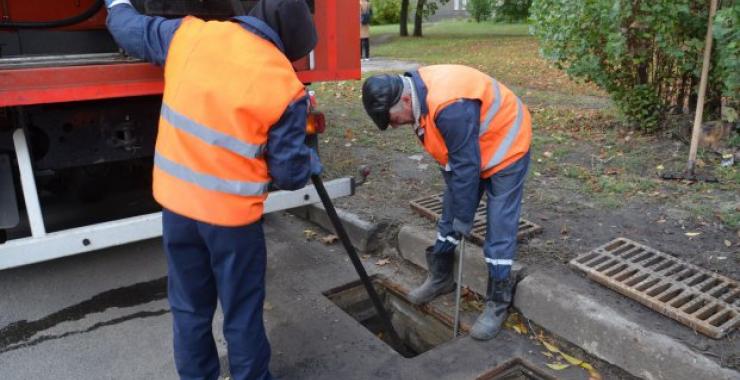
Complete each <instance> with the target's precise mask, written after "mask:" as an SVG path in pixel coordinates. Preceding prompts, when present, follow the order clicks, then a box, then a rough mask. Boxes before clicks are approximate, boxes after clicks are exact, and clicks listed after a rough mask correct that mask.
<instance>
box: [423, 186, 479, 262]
mask: <svg viewBox="0 0 740 380" xmlns="http://www.w3.org/2000/svg"><path fill="white" fill-rule="evenodd" d="M442 175H443V176H444V179H445V183H446V182H447V181H448V180H449V173H448V172H445V171H442ZM482 195H483V187H482V182H481V188H480V189H479V191H478V201H479V202H480V198H481V196H482ZM452 215H453V213H452V194H451V193H450V187H449V186H447V187H446V188H445V191H444V194H443V196H442V215H441V216H440V218H439V221H438V222H437V240H436V241H435V242H434V250H433V251H432V252H434V253H445V252H452V251H454V250H455V247H457V244H458V243H459V240H460V234H458V233H456V232H454V230H453V229H452V219H453V216H452Z"/></svg>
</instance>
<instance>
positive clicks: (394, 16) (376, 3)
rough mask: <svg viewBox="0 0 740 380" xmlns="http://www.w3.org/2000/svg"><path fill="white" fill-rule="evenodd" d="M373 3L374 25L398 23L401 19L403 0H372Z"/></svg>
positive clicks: (372, 21)
mask: <svg viewBox="0 0 740 380" xmlns="http://www.w3.org/2000/svg"><path fill="white" fill-rule="evenodd" d="M343 1H347V0H343ZM349 1H351V0H349ZM371 4H372V6H373V18H372V20H371V23H372V25H386V24H398V21H399V20H400V19H401V0H371Z"/></svg>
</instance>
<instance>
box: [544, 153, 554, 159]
mask: <svg viewBox="0 0 740 380" xmlns="http://www.w3.org/2000/svg"><path fill="white" fill-rule="evenodd" d="M542 155H543V156H545V157H547V158H552V152H545V153H542Z"/></svg>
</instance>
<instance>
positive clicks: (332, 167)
mask: <svg viewBox="0 0 740 380" xmlns="http://www.w3.org/2000/svg"><path fill="white" fill-rule="evenodd" d="M527 32H528V31H527V25H524V24H513V25H512V24H496V23H481V24H476V23H471V22H465V21H446V22H439V23H434V24H427V25H425V29H424V33H425V36H424V37H423V38H415V37H408V38H400V37H398V36H397V34H398V25H381V26H373V27H372V28H371V35H372V36H373V37H378V36H381V37H383V38H380V39H379V40H380V41H385V42H383V43H380V44H377V45H376V46H374V47H373V49H372V50H373V54H374V55H375V56H381V57H387V58H392V59H401V60H410V61H415V62H419V63H422V64H441V63H460V64H465V65H469V66H473V67H476V68H478V69H480V70H482V71H484V72H487V73H489V74H490V75H492V76H494V77H496V78H497V79H499V80H500V81H501V82H503V83H504V84H507V85H509V87H510V88H512V89H513V90H514V91H515V92H516V93H517V94H518V95H519V96H521V97H522V99H523V100H524V102H525V103H527V105H528V106H529V108H530V110H531V112H532V118H533V128H534V135H533V141H532V152H533V156H532V159H533V161H532V170H530V181H532V183H533V184H534V185H533V186H531V187H532V188H535V189H537V190H534V192H535V195H536V197H537V199H539V200H540V202H545V203H547V202H552V203H558V202H560V201H562V199H561V196H566V195H564V194H572V193H577V194H579V195H580V196H583V197H585V198H586V199H585V200H586V201H587V202H592V203H593V204H596V205H598V206H599V207H604V208H617V207H622V206H623V205H624V204H625V202H628V201H630V200H632V199H638V200H644V201H646V202H653V203H655V202H659V203H660V202H671V203H672V204H673V205H675V207H677V208H682V209H685V210H687V211H689V212H691V214H692V215H695V216H696V217H701V218H704V220H718V221H720V222H722V223H723V224H724V225H726V226H728V227H729V228H740V212H738V211H737V210H736V209H735V208H734V206H733V207H729V206H728V207H724V206H722V207H720V206H721V205H725V204H731V203H732V201H733V200H734V201H736V196H735V195H734V194H737V193H738V188H740V171H738V169H737V167H732V168H718V166H719V165H718V159H717V158H716V157H715V156H713V155H711V154H704V153H701V154H700V156H699V157H700V158H701V159H702V160H703V161H704V162H705V163H706V168H703V169H701V172H702V173H713V174H714V175H716V176H717V177H718V178H719V179H720V181H721V183H719V184H695V185H686V184H683V183H680V182H666V181H661V180H660V179H658V176H657V174H658V171H659V170H658V169H657V167H659V166H663V167H664V170H666V171H668V170H670V171H680V170H682V169H683V165H684V162H685V159H686V155H687V150H688V148H687V147H685V146H678V147H677V146H676V145H675V144H674V143H673V142H672V141H670V140H667V139H665V138H664V137H661V136H649V135H641V134H639V133H632V134H630V133H629V130H627V129H624V128H621V127H619V123H618V121H619V117H618V114H617V112H616V110H615V109H614V107H613V106H612V105H611V104H610V101H609V100H608V97H606V96H605V95H604V93H603V92H601V91H599V90H598V89H596V88H595V87H594V86H591V85H586V84H582V83H577V82H574V81H572V80H570V79H569V78H568V77H567V76H566V75H565V74H564V73H563V72H561V71H560V70H557V69H556V68H554V67H552V66H551V65H549V64H548V63H547V62H546V61H544V60H543V59H541V58H540V56H539V53H538V47H539V46H538V43H537V41H536V40H535V39H534V38H533V37H531V36H529V35H528V33H527ZM366 75H367V74H365V75H364V76H366ZM360 86H361V82H359V81H347V82H332V83H317V84H314V85H313V86H312V88H313V89H314V90H316V92H317V95H318V98H319V102H320V104H321V109H322V110H323V111H324V112H325V113H326V114H327V120H328V123H329V125H328V130H327V132H326V133H325V134H324V135H323V136H322V140H323V146H324V147H326V149H325V150H324V151H323V152H322V156H323V157H324V158H325V164H326V167H327V170H328V172H329V173H332V172H341V174H348V173H349V174H353V173H350V172H351V171H352V170H353V168H355V167H356V166H357V164H358V162H359V160H360V159H361V157H360V156H358V154H360V153H357V152H358V151H362V149H364V148H369V149H372V150H374V151H377V152H380V157H388V158H389V159H390V158H391V157H392V156H393V155H392V154H391V153H402V154H416V153H421V152H423V149H422V148H421V146H420V145H419V143H418V142H417V140H416V139H415V138H414V137H413V134H412V133H411V132H410V131H409V130H408V128H402V129H400V130H395V131H386V132H383V133H381V132H380V131H378V130H377V128H376V127H375V126H374V125H373V124H372V122H371V121H370V119H369V118H368V117H367V115H365V112H364V109H363V108H362V104H361V102H360ZM348 145H349V146H348ZM356 148H360V149H356ZM545 152H547V154H545ZM552 179H557V180H556V183H557V186H558V187H559V189H557V190H556V191H554V192H552V191H549V190H547V188H546V187H543V188H542V189H540V188H539V187H538V186H537V183H538V182H539V181H545V180H546V181H548V182H547V183H552Z"/></svg>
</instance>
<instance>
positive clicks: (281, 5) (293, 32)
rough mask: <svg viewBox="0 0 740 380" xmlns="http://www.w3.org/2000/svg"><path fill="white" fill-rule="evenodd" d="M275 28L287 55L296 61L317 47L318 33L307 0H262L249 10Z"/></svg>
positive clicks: (252, 14)
mask: <svg viewBox="0 0 740 380" xmlns="http://www.w3.org/2000/svg"><path fill="white" fill-rule="evenodd" d="M249 15H250V16H253V17H256V18H258V19H260V20H262V21H264V22H265V24H267V25H268V26H269V27H270V28H272V30H274V31H275V32H276V33H277V34H278V36H280V40H282V42H283V46H285V56H286V57H288V59H289V60H291V61H295V60H297V59H300V58H303V57H305V56H306V55H307V54H308V53H310V52H311V50H313V48H314V47H316V42H317V41H318V35H317V34H316V26H315V25H314V23H313V17H312V16H311V10H310V9H309V8H308V4H306V0H262V1H260V2H259V3H258V4H257V5H255V6H254V8H252V11H251V12H249Z"/></svg>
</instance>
